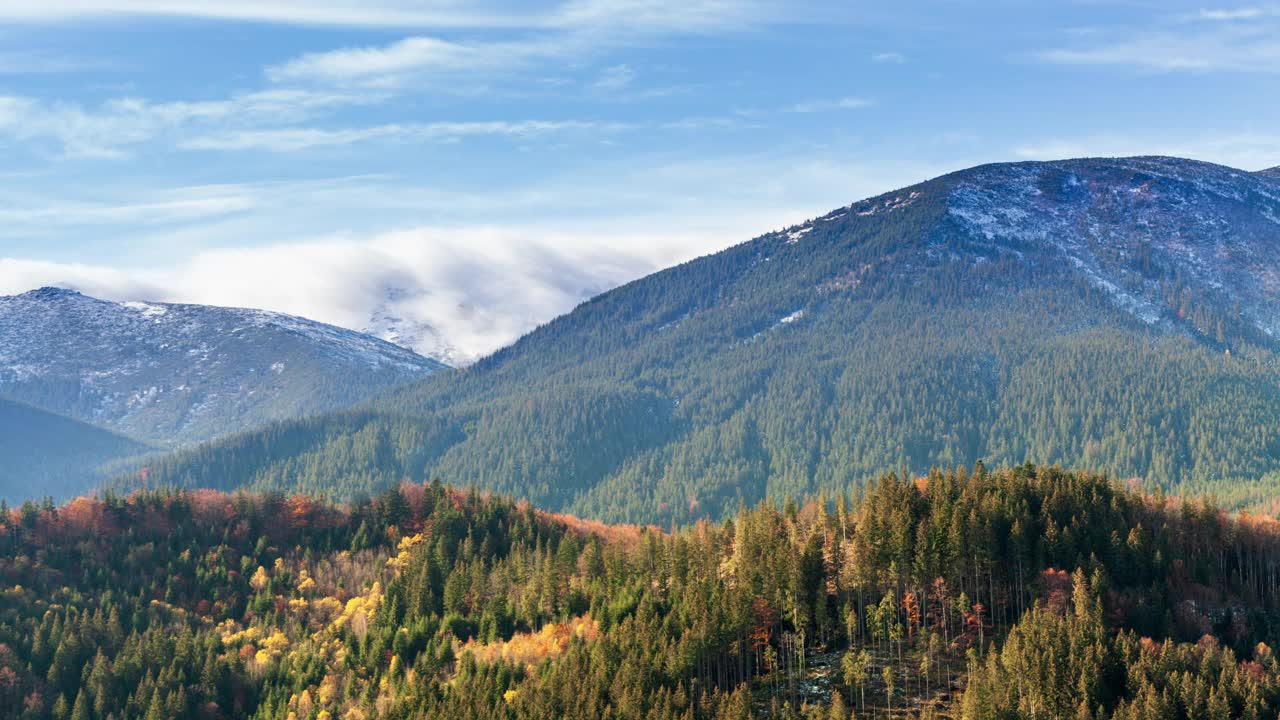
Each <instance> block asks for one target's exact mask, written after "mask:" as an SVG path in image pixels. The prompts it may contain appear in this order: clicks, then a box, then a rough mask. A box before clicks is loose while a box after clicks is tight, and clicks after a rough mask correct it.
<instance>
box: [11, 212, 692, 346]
mask: <svg viewBox="0 0 1280 720" xmlns="http://www.w3.org/2000/svg"><path fill="white" fill-rule="evenodd" d="M706 243H707V239H706V238H705V237H703V238H691V237H689V236H680V235H664V236H661V237H655V236H645V235H635V236H630V235H623V236H617V237H615V238H612V241H611V242H610V243H609V244H608V245H602V244H601V243H600V242H599V239H598V238H597V237H596V236H593V235H591V236H589V235H572V234H559V235H557V234H555V233H544V232H539V233H537V234H536V237H535V236H534V235H533V234H530V233H527V232H522V231H518V230H512V229H504V228H496V227H492V228H491V227H472V228H466V229H452V228H417V229H412V230H405V231H399V232H391V233H385V234H381V235H378V236H376V237H373V238H370V239H350V238H337V239H328V240H317V241H311V242H302V243H287V244H278V245H270V246H265V247H255V248H240V249H216V250H210V251H206V252H202V253H199V254H197V255H195V256H194V257H192V258H191V259H190V260H189V261H186V262H183V263H180V264H178V265H176V266H174V267H169V268H136V269H128V270H124V269H119V268H110V267H105V266H92V265H84V264H74V263H51V262H41V261H29V260H19V259H12V258H10V259H5V258H0V293H5V294H8V293H17V292H23V291H25V290H29V289H31V288H33V287H38V286H41V285H50V284H52V285H60V286H67V287H73V288H76V289H79V290H81V291H82V292H86V293H88V294H90V295H94V296H97V297H103V298H106V299H112V300H121V301H124V300H155V301H168V302H193V303H201V304H212V305H228V306H239V307H257V308H267V309H272V310H277V311H281V312H287V313H292V314H296V315H301V316H304V317H309V318H313V319H316V320H321V321H324V322H329V323H333V324H337V325H341V326H345V327H352V328H357V329H360V328H362V327H364V326H365V325H366V324H367V323H368V322H369V319H370V317H371V316H372V315H373V314H374V312H375V311H377V310H379V309H385V310H389V311H391V312H392V313H394V314H396V315H398V316H400V317H403V318H406V319H407V320H410V321H411V322H414V323H420V324H423V325H430V326H432V327H433V328H435V329H436V331H438V333H439V335H440V336H442V337H444V338H446V339H447V340H448V342H449V343H451V344H452V345H453V346H455V347H456V348H457V349H458V351H459V357H461V358H463V359H474V358H476V357H478V356H480V355H483V354H486V353H489V352H492V351H493V350H496V349H497V348H499V347H501V346H502V345H505V344H507V343H509V342H511V341H512V340H514V339H515V338H516V337H518V336H519V335H521V334H523V333H525V332H527V331H529V330H531V329H533V328H534V327H536V326H537V325H538V324H540V323H543V322H546V321H547V320H549V319H550V318H552V317H555V316H556V315H559V314H562V313H564V312H567V311H569V310H571V309H572V308H573V307H574V306H575V305H577V304H578V303H580V302H582V301H583V300H585V299H587V298H588V297H590V296H592V295H594V294H597V293H599V292H601V291H603V290H606V289H608V288H611V287H614V286H616V285H619V284H621V283H623V282H626V281H628V280H631V279H634V278H635V277H638V276H640V275H643V274H646V273H648V272H651V271H653V270H655V269H657V268H659V267H662V266H664V265H667V264H669V263H671V262H675V261H678V260H683V259H687V258H688V257H691V256H692V255H693V254H698V253H700V252H704V251H706V250H708V249H710V248H708V247H707V244H706ZM389 297H390V298H393V299H392V300H391V301H390V302H389V303H388V298H389ZM419 349H420V350H423V351H431V350H433V349H434V348H431V347H423V348H419Z"/></svg>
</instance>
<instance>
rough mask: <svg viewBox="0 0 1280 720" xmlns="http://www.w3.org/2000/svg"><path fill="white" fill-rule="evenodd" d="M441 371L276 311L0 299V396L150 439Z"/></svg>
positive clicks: (181, 435)
mask: <svg viewBox="0 0 1280 720" xmlns="http://www.w3.org/2000/svg"><path fill="white" fill-rule="evenodd" d="M443 367H444V365H442V364H441V363H439V362H437V361H434V360H431V359H428V358H424V357H422V356H420V355H417V354H416V353H414V352H412V351H410V350H407V349H405V348H402V347H399V346H397V345H394V344H391V343H388V342H385V341H383V340H379V339H377V338H374V337H370V336H368V335H364V334H361V333H358V332H354V331H351V330H346V329H343V328H338V327H335V326H332V325H325V324H322V323H317V322H313V321H310V320H306V319H303V318H299V317H294V316H291V315H284V314H280V313H274V312H266V311H261V310H249V309H239V308H221V307H210V306H204V305H178V304H164V303H141V302H126V303H116V302H108V301H105V300H98V299H95V298H91V297H87V296H85V295H82V294H80V293H78V292H75V291H73V290H67V289H61V288H41V289H39V290H33V291H31V292H27V293H23V294H21V295H14V296H7V297H0V396H3V397H8V398H10V399H14V400H18V401H21V402H25V403H29V404H31V405H33V406H36V407H40V408H43V409H45V410H49V411H51V412H55V413H59V414H63V415H66V416H69V417H72V418H75V419H77V420H81V421H84V422H89V423H92V424H95V425H98V426H100V427H105V428H109V429H112V430H114V431H116V432H121V433H124V434H125V435H128V436H130V437H133V438H136V439H139V440H145V441H148V442H150V443H153V444H160V445H171V444H178V443H183V442H190V441H197V440H202V439H206V438H210V437H213V436H216V435H222V434H225V433H228V432H233V431H239V430H245V429H248V428H250V427H253V426H255V425H258V424H261V423H263V422H267V421H270V420H276V419H283V418H290V417H297V416H301V415H305V414H309V413H314V412H319V411H322V410H328V409H334V408H338V407H342V406H345V405H348V404H350V403H353V402H356V401H359V400H361V399H363V398H364V397H366V396H368V395H369V394H371V393H373V392H375V391H376V390H379V389H382V388H385V387H388V386H390V385H393V384H396V383H400V382H404V381H406V380H410V379H414V378H420V377H423V376H425V375H427V374H429V373H432V372H435V371H436V370H439V369H441V368H443Z"/></svg>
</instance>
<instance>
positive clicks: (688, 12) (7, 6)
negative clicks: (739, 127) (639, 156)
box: [0, 0, 794, 32]
mask: <svg viewBox="0 0 1280 720" xmlns="http://www.w3.org/2000/svg"><path fill="white" fill-rule="evenodd" d="M788 8H792V9H794V4H793V3H792V4H789V3H780V2H773V1H770V0H569V1H568V2H550V1H548V0H528V1H522V2H514V1H511V0H471V1H470V2H459V1H458V0H271V1H270V2H264V1H263V0H217V2H213V1H211V0H39V2H34V1H33V2H27V1H24V0H13V1H10V2H3V3H0V22H3V21H7V22H32V23H49V22H66V21H84V20H93V19H100V18H107V19H110V18H117V17H154V18H199V19H214V20H234V21H247V22H268V23H283V24H295V25H335V26H351V27H402V28H487V29H499V28H519V27H523V28H539V27H540V28H575V29H590V30H615V31H616V30H627V31H634V30H657V31H672V32H700V31H705V30H717V29H721V28H724V27H729V26H741V25H744V24H747V23H749V22H751V21H753V20H755V19H758V18H760V17H776V16H780V15H782V14H783V13H785V12H786V11H787V10H788Z"/></svg>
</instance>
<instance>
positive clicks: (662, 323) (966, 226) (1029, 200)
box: [151, 157, 1280, 522]
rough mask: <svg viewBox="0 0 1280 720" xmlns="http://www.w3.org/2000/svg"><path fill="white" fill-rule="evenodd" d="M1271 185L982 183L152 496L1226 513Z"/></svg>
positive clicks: (1278, 394) (1279, 466)
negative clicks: (1164, 496)
mask: <svg viewBox="0 0 1280 720" xmlns="http://www.w3.org/2000/svg"><path fill="white" fill-rule="evenodd" d="M1278 331H1280V186H1278V185H1277V184H1276V183H1275V182H1273V181H1272V180H1270V179H1268V178H1265V177H1263V176H1260V175H1257V174H1253V173H1248V172H1244V171H1241V170H1235V169H1232V168H1227V167H1222V166H1218V165H1212V164H1208V163H1202V162H1196V161H1191V160H1181V159H1176V158H1162V157H1144V158H1125V159H1082V160H1069V161H1060V162H1043V163H1015V164H1002V165H987V166H981V167H977V168H973V169H970V170H965V171H961V172H957V173H953V174H950V175H946V176H944V177H941V178H937V179H934V180H931V181H928V182H925V183H921V184H919V185H916V186H913V187H909V188H905V189H902V190H898V191H895V192H890V193H887V194H884V195H881V196H878V197H875V198H871V199H868V200H863V201H860V202H856V203H854V204H852V205H850V206H847V207H843V208H839V209H837V210H835V211H833V212H831V213H828V214H826V215H824V216H822V217H820V218H817V219H815V220H812V221H810V222H807V223H804V224H801V225H797V226H794V227H791V228H787V229H785V230H783V231H781V232H775V233H770V234H768V235H764V236H761V237H759V238H756V239H755V240H752V241H750V242H747V243H744V244H741V245H738V246H736V247H733V248H730V249H728V250H725V251H723V252H720V253H717V254H715V255H711V256H708V257H704V258H700V259H698V260H694V261H692V262H688V263H685V264H683V265H680V266H678V267H674V268H671V269H668V270H665V271H662V272H659V273H656V274H654V275H652V276H649V277H646V278H643V279H641V280H638V281H635V282H632V283H630V284H628V285H625V286H623V287H620V288H617V289H616V290H613V291H610V292H607V293H605V294H603V295H601V296H599V297H597V298H595V299H593V300H591V301H589V302H586V303H584V304H583V305H581V306H579V307H578V308H577V309H576V310H574V311H573V312H572V313H570V314H568V315H566V316H563V317H561V318H558V319H557V320H555V321H553V322H550V323H548V324H546V325H545V326H543V327H540V328H539V329H537V330H536V331H534V332H532V333H530V334H529V335H527V336H525V337H524V338H522V339H521V340H519V341H518V342H516V343H515V344H514V345H513V346H511V347H508V348H506V349H504V350H501V351H499V352H498V353H496V354H494V355H493V356H491V357H488V358H485V359H482V360H481V361H479V362H478V363H476V364H475V365H473V366H471V367H470V368H468V369H467V370H465V371H463V372H460V373H454V374H451V376H450V377H449V378H448V381H447V382H444V381H440V380H438V379H434V378H427V379H426V380H424V381H422V382H420V383H417V384H416V385H414V386H411V387H410V388H403V389H400V390H398V391H397V392H395V393H393V394H386V395H383V396H381V397H379V398H377V399H376V400H374V401H371V402H370V403H368V404H367V406H366V412H362V413H361V414H358V415H353V414H349V413H348V414H342V415H335V416H326V417H320V418H313V419H309V420H307V421H306V422H304V423H293V422H285V423H280V424H277V425H275V426H272V427H271V428H268V429H266V430H264V431H261V432H257V433H249V434H246V435H242V436H239V437H236V438H233V439H231V440H228V441H226V442H222V443H215V444H212V445H207V446H204V447H201V448H199V449H197V450H194V451H191V452H187V453H183V454H179V455H177V456H174V457H171V458H169V459H167V460H165V461H163V462H158V463H156V464H155V465H154V466H153V467H152V470H153V472H152V475H151V481H152V482H158V483H170V482H174V483H182V484H192V485H209V486H216V487H235V486H242V485H251V486H255V487H280V488H298V487H301V488H304V489H310V490H317V491H330V492H336V493H339V494H353V493H359V492H362V491H365V490H367V489H369V488H371V487H373V486H377V485H385V484H388V483H391V482H395V481H397V480H399V479H400V478H402V477H411V478H427V477H437V478H440V479H443V480H446V481H451V482H455V483H461V484H475V485H478V486H480V487H483V488H489V489H495V490H498V491H501V492H505V493H510V494H514V495H518V496H522V497H527V498H529V499H531V500H534V501H535V502H537V503H539V504H541V505H543V506H546V507H550V508H553V509H565V510H569V511H572V512H575V513H578V514H582V515H588V516H594V517H598V518H604V519H628V520H658V521H663V522H665V521H672V520H674V521H685V520H689V519H691V518H694V517H698V516H702V515H706V514H709V515H712V516H723V515H725V514H726V513H729V512H732V510H733V509H734V508H736V507H737V506H738V505H739V503H744V502H745V503H748V504H750V503H753V502H755V501H756V500H758V499H760V498H764V497H773V498H782V497H785V496H789V495H790V496H800V495H803V494H807V493H811V492H814V491H819V490H823V489H843V488H846V487H847V486H849V485H850V484H854V483H857V482H859V481H861V480H862V479H864V478H866V477H868V476H870V475H873V474H875V473H878V472H879V471H881V470H882V469H883V468H886V467H898V468H903V469H905V470H907V471H909V472H917V471H922V470H924V469H926V468H928V467H929V466H931V465H935V464H944V465H950V464H971V463H973V462H975V461H977V460H979V459H985V460H986V461H988V462H991V463H996V462H1000V463H1004V462H1010V463H1020V462H1023V461H1026V460H1033V461H1037V462H1041V463H1062V464H1066V465H1071V466H1076V467H1084V468H1092V469H1098V470H1105V471H1108V472H1111V473H1114V474H1116V475H1119V476H1123V477H1139V478H1144V479H1146V480H1148V481H1151V482H1155V483H1159V484H1161V485H1164V486H1165V487H1169V488H1176V487H1194V488H1195V489H1198V490H1213V491H1215V492H1217V493H1218V495H1219V498H1220V499H1222V501H1223V502H1227V503H1230V504H1233V505H1236V506H1239V505H1242V504H1247V503H1250V502H1254V501H1256V500H1258V499H1259V497H1258V495H1257V492H1256V489H1257V488H1258V486H1257V485H1256V484H1255V481H1256V480H1257V479H1258V478H1259V477H1261V476H1263V475H1266V474H1267V473H1272V472H1276V471H1280V427H1278V426H1277V424H1276V418H1277V417H1280V372H1278V368H1280V345H1278V344H1277V340H1276V333H1277V332H1278Z"/></svg>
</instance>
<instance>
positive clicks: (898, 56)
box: [871, 52, 907, 64]
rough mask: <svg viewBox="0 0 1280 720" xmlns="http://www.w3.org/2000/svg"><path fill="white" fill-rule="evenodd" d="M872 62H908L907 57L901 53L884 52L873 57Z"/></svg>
mask: <svg viewBox="0 0 1280 720" xmlns="http://www.w3.org/2000/svg"><path fill="white" fill-rule="evenodd" d="M871 61H872V62H877V63H894V64H901V63H904V62H906V61H907V56H906V55H903V54H902V53H900V52H882V53H876V54H875V55H872V56H871Z"/></svg>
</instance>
